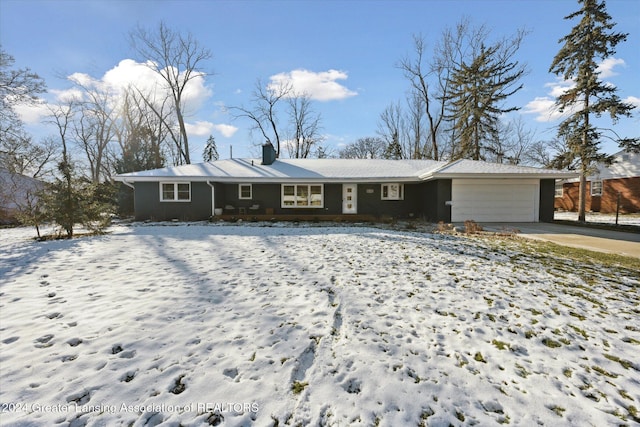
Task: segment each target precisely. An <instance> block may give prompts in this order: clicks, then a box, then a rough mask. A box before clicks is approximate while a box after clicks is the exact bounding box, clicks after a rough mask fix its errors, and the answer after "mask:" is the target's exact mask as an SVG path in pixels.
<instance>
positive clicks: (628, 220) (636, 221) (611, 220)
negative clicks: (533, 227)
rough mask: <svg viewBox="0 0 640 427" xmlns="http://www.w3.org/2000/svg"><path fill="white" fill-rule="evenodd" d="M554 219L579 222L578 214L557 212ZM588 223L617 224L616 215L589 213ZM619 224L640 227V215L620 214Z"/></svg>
mask: <svg viewBox="0 0 640 427" xmlns="http://www.w3.org/2000/svg"><path fill="white" fill-rule="evenodd" d="M553 218H554V219H557V220H563V221H577V220H578V212H555V213H554V217H553ZM585 219H586V222H592V223H600V224H615V223H616V214H605V213H599V212H587V213H586V214H585ZM618 224H620V225H636V226H640V215H639V214H620V215H619V216H618Z"/></svg>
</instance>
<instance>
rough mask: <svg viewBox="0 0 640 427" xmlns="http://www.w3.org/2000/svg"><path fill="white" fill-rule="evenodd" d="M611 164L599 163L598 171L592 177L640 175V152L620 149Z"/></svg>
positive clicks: (611, 177) (605, 177) (609, 177)
mask: <svg viewBox="0 0 640 427" xmlns="http://www.w3.org/2000/svg"><path fill="white" fill-rule="evenodd" d="M613 157H614V161H613V163H612V164H610V165H606V164H604V163H598V165H596V168H597V169H598V172H597V173H596V174H594V176H593V178H590V179H616V178H633V177H635V176H640V153H632V152H629V151H619V152H617V153H616V154H614V155H613Z"/></svg>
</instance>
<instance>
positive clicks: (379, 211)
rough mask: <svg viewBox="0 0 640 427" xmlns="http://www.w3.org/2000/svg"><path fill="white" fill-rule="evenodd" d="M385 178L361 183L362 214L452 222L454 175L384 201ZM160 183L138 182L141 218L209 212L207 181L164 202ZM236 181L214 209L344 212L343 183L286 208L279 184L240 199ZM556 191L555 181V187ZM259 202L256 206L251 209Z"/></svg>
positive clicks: (255, 188) (257, 187) (199, 216)
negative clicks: (317, 198) (313, 200)
mask: <svg viewBox="0 0 640 427" xmlns="http://www.w3.org/2000/svg"><path fill="white" fill-rule="evenodd" d="M381 184H382V183H360V184H358V214H360V215H372V216H375V217H379V218H381V217H393V218H424V219H427V220H429V221H433V222H437V221H445V222H450V221H451V208H450V207H449V206H447V205H446V204H445V202H446V201H448V200H451V180H436V181H430V182H425V183H415V184H414V183H405V184H404V200H382V197H381V191H382V188H381ZM159 185H160V184H159V183H158V182H137V183H135V188H136V190H135V212H136V215H135V216H136V219H137V220H155V221H167V220H172V219H178V220H181V221H196V220H205V219H208V218H210V216H211V213H212V212H211V187H210V186H209V185H208V184H207V183H206V182H192V183H191V201H190V202H160V187H159ZM238 185H239V184H237V183H234V184H226V183H215V184H214V186H215V205H216V208H220V209H225V208H226V207H227V206H233V207H234V210H224V213H225V214H239V213H240V208H243V210H244V212H245V213H246V214H248V215H251V214H252V213H254V214H256V215H264V214H267V212H271V213H273V214H274V215H318V216H322V215H340V214H342V184H335V183H333V184H324V207H323V208H320V209H306V208H297V209H290V208H282V207H281V201H280V199H281V185H280V184H255V183H254V184H252V199H250V200H240V198H239V191H238V190H239V188H238ZM551 190H552V195H553V185H552V186H551ZM254 205H259V209H258V210H250V209H249V208H250V207H252V206H254Z"/></svg>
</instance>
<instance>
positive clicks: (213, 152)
mask: <svg viewBox="0 0 640 427" xmlns="http://www.w3.org/2000/svg"><path fill="white" fill-rule="evenodd" d="M202 158H203V159H204V161H205V162H211V161H215V160H218V159H219V158H220V156H219V155H218V148H217V147H216V140H215V139H214V138H213V135H209V138H208V139H207V144H206V145H205V146H204V152H203V153H202Z"/></svg>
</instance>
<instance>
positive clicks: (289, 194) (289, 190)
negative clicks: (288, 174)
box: [281, 184, 324, 208]
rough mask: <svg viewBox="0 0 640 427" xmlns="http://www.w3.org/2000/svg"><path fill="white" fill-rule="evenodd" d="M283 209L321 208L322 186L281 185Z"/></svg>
mask: <svg viewBox="0 0 640 427" xmlns="http://www.w3.org/2000/svg"><path fill="white" fill-rule="evenodd" d="M281 200H282V207H283V208H323V207H324V185H322V184H282V199H281Z"/></svg>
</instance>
